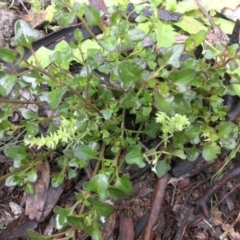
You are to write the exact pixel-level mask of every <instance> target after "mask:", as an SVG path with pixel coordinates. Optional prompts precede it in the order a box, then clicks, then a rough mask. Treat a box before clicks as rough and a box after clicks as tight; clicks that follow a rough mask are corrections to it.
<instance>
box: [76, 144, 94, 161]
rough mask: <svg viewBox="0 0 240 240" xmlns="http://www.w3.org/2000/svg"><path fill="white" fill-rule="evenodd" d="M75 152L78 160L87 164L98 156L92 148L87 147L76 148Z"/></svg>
mask: <svg viewBox="0 0 240 240" xmlns="http://www.w3.org/2000/svg"><path fill="white" fill-rule="evenodd" d="M73 152H74V155H75V156H76V157H77V158H80V159H82V160H83V161H85V162H88V161H90V160H91V159H93V158H94V157H95V156H96V154H95V151H94V150H93V149H92V148H91V147H90V146H87V145H79V146H76V147H75V148H74V150H73Z"/></svg>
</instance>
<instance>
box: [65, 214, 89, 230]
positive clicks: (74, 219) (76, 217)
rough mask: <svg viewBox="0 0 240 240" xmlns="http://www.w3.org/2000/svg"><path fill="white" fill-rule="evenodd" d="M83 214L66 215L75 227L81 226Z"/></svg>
mask: <svg viewBox="0 0 240 240" xmlns="http://www.w3.org/2000/svg"><path fill="white" fill-rule="evenodd" d="M84 218H85V216H84V215H72V216H67V220H68V222H70V223H71V224H74V225H75V226H76V227H78V228H81V227H82V226H83V220H84Z"/></svg>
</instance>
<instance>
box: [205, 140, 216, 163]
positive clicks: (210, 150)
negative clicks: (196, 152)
mask: <svg viewBox="0 0 240 240" xmlns="http://www.w3.org/2000/svg"><path fill="white" fill-rule="evenodd" d="M219 153H220V147H219V146H218V145H216V144H212V145H211V144H209V143H208V144H204V146H203V152H202V156H203V158H204V159H205V160H206V161H213V160H214V159H216V158H217V154H219Z"/></svg>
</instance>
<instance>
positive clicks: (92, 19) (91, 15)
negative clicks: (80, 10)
mask: <svg viewBox="0 0 240 240" xmlns="http://www.w3.org/2000/svg"><path fill="white" fill-rule="evenodd" d="M84 14H85V16H86V18H87V23H88V25H89V26H91V27H93V26H99V25H100V21H101V17H100V13H99V12H98V11H97V10H96V9H95V8H93V7H92V6H90V5H85V7H84Z"/></svg>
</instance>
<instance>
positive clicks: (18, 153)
mask: <svg viewBox="0 0 240 240" xmlns="http://www.w3.org/2000/svg"><path fill="white" fill-rule="evenodd" d="M4 153H5V155H6V156H7V157H9V158H11V159H14V160H22V159H24V158H27V156H28V153H27V151H26V147H25V146H23V145H22V146H20V145H18V146H10V147H6V148H5V150H4Z"/></svg>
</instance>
